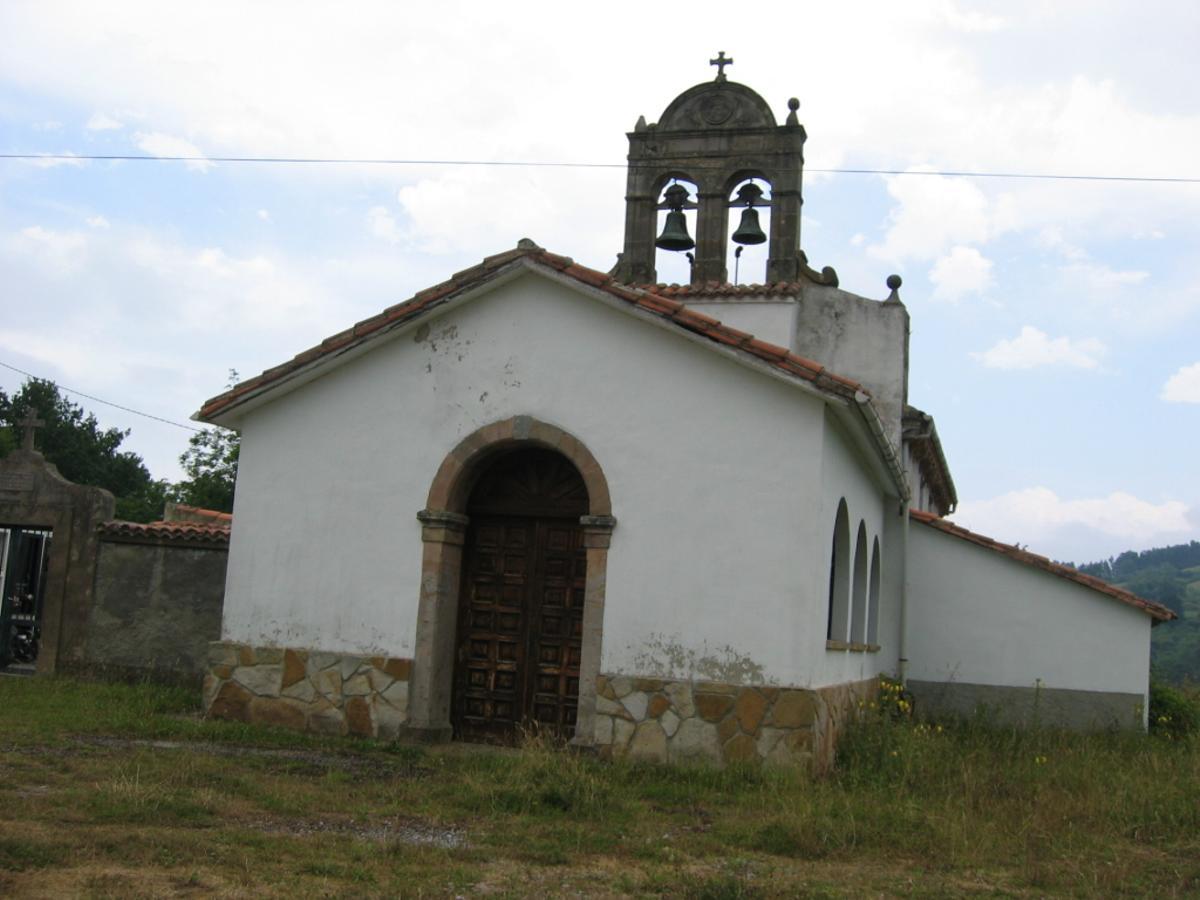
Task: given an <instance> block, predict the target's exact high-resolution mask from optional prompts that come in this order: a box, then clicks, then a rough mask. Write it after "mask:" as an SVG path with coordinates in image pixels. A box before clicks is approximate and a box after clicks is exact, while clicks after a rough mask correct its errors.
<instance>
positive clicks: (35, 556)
mask: <svg viewBox="0 0 1200 900" xmlns="http://www.w3.org/2000/svg"><path fill="white" fill-rule="evenodd" d="M52 536H53V532H52V531H51V530H50V529H48V528H24V527H21V526H16V525H0V668H6V669H8V670H10V671H13V670H17V671H20V670H27V671H30V672H32V671H33V669H34V667H35V666H36V664H37V657H38V646H39V644H40V642H41V639H42V609H43V607H44V605H45V600H46V576H47V572H48V570H49V568H50V542H51V538H52Z"/></svg>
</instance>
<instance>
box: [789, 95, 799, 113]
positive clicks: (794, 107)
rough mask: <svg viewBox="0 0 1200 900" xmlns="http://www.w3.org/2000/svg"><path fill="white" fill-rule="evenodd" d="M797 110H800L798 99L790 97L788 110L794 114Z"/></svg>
mask: <svg viewBox="0 0 1200 900" xmlns="http://www.w3.org/2000/svg"><path fill="white" fill-rule="evenodd" d="M799 108H800V101H799V99H797V98H796V97H792V98H791V99H790V100H788V109H790V110H791V111H792V112H795V111H796V110H798V109H799Z"/></svg>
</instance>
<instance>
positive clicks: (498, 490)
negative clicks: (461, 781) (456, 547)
mask: <svg viewBox="0 0 1200 900" xmlns="http://www.w3.org/2000/svg"><path fill="white" fill-rule="evenodd" d="M466 513H467V516H468V518H469V523H470V524H469V525H468V526H467V530H466V536H465V542H464V545H463V569H462V578H461V586H460V591H459V601H458V616H457V622H458V626H457V629H456V631H457V634H456V639H455V661H454V682H453V694H452V704H451V724H452V727H453V729H454V734H455V736H456V737H459V738H462V739H466V740H483V741H500V742H508V741H511V740H513V739H514V738H515V737H516V736H517V735H518V734H519V732H520V729H522V728H523V727H527V726H533V727H537V728H539V729H542V730H545V731H548V732H551V733H554V734H557V735H561V736H563V737H571V736H573V734H574V731H575V726H576V719H577V714H578V705H579V683H580V663H581V659H582V646H583V633H584V606H585V602H584V601H585V596H586V587H587V550H586V548H585V546H584V540H583V536H584V527H583V525H582V524H581V517H583V516H586V515H587V513H588V490H587V487H586V485H585V483H584V480H583V477H582V476H581V475H580V473H579V470H578V469H576V467H575V466H574V465H573V464H572V463H571V461H570V460H568V459H567V458H566V457H565V456H563V455H562V454H561V453H558V452H556V451H554V450H550V449H547V448H543V447H528V446H526V447H521V448H518V449H512V450H509V451H507V452H502V453H500V454H499V455H497V456H495V457H493V458H491V459H489V460H488V461H487V463H486V464H485V466H484V467H483V468H482V471H481V472H480V473H479V474H478V477H477V480H476V481H475V484H474V487H473V488H472V489H471V492H470V495H469V498H468V500H467V504H466Z"/></svg>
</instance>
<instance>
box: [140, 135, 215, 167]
mask: <svg viewBox="0 0 1200 900" xmlns="http://www.w3.org/2000/svg"><path fill="white" fill-rule="evenodd" d="M133 141H134V143H135V144H137V146H138V148H139V149H141V150H142V151H143V152H145V153H149V154H150V155H151V156H188V157H203V156H204V154H203V153H202V152H201V151H200V148H199V147H197V146H196V145H195V144H193V143H192V142H191V141H187V140H184V139H183V138H181V137H175V136H174V135H170V134H163V133H162V132H158V131H151V132H144V131H139V132H138V133H137V134H135V135H134V136H133ZM184 165H186V166H187V167H188V168H189V169H190V170H192V171H193V172H207V171H208V170H209V169H211V168H212V165H213V164H212V163H211V162H209V161H208V160H206V159H195V158H193V159H189V160H188V161H187V162H186V163H184Z"/></svg>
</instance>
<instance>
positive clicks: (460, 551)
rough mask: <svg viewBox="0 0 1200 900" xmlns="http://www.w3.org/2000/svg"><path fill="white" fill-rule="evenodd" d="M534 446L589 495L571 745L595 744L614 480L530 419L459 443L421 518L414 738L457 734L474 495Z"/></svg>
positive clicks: (568, 440)
mask: <svg viewBox="0 0 1200 900" xmlns="http://www.w3.org/2000/svg"><path fill="white" fill-rule="evenodd" d="M533 448H541V449H545V450H552V451H554V452H555V453H557V454H559V455H561V456H562V457H565V459H566V460H567V461H568V462H569V463H570V464H571V465H572V466H573V467H574V469H575V471H576V472H577V473H578V475H579V478H580V479H581V480H582V482H583V485H584V486H585V489H586V492H587V513H586V514H585V515H582V516H580V517H579V527H580V529H581V531H582V534H581V537H580V541H581V544H582V548H583V551H584V554H585V557H586V576H585V580H584V589H583V616H582V633H581V635H580V658H579V688H578V700H577V711H576V723H575V728H574V737H573V739H572V743H574V744H577V745H590V744H591V743H592V741H593V735H594V732H595V726H594V717H595V708H596V676H597V675H598V674H599V671H600V650H601V638H602V633H603V625H604V589H605V574H606V570H607V566H608V547H609V542H610V538H611V535H612V530H613V528H614V526H615V525H616V520H615V519H614V518H613V515H612V502H611V499H610V497H609V491H608V481H607V479H606V478H605V476H604V472H603V470H602V469H601V467H600V464H599V463H598V462H597V461H596V459H595V457H594V456H592V454H591V452H590V451H589V450H588V448H587V447H586V446H585V445H584V444H583V443H582V442H581V441H579V440H578V439H577V438H575V437H574V436H573V435H571V434H569V433H568V432H566V431H565V430H563V429H561V428H559V427H557V426H555V425H551V424H549V423H546V422H541V421H539V420H537V419H535V418H533V417H532V416H514V417H513V418H509V419H504V420H502V421H499V422H493V423H492V424H490V425H486V426H484V427H483V428H480V429H479V430H478V431H476V432H474V433H473V434H471V435H469V436H468V437H467V438H465V439H464V440H463V441H461V442H460V443H459V444H458V446H456V447H455V448H454V449H453V450H451V451H450V453H449V454H448V455H447V456H446V458H445V459H444V460H443V461H442V464H441V465H440V466H439V468H438V471H437V474H436V475H435V476H434V479H433V483H432V484H431V485H430V488H429V494H428V497H427V499H426V505H425V508H424V509H423V510H421V511H420V512H419V513H417V518H418V520H419V521H420V522H421V526H422V528H421V540H422V559H421V584H420V596H419V601H418V610H417V632H416V642H415V650H414V654H413V670H412V679H411V682H410V689H409V731H410V733H411V734H412V736H414V737H418V738H423V739H426V740H435V741H436V740H448V739H449V738H450V737H451V734H452V726H451V713H452V708H451V706H452V699H453V696H454V675H455V656H456V639H457V636H458V612H459V602H460V596H461V591H462V586H463V562H464V546H465V544H466V540H467V534H468V529H469V526H470V523H471V519H470V517H469V503H470V500H471V496H472V492H473V491H474V489H475V487H476V485H477V484H478V483H479V481H480V478H481V477H482V476H484V474H485V473H486V472H487V471H488V469H489V468H490V467H491V466H492V464H493V463H494V462H496V460H497V459H499V458H501V457H503V456H505V455H506V454H509V453H511V452H513V451H516V450H522V449H533Z"/></svg>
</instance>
